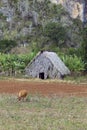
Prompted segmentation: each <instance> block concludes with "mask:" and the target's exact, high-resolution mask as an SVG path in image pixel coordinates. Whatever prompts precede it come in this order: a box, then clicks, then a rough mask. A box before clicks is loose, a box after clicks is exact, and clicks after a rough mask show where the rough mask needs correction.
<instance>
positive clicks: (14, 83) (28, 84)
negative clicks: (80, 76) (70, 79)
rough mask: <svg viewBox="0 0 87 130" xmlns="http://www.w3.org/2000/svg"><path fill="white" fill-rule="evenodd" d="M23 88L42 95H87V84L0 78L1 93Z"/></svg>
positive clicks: (13, 92) (16, 91)
mask: <svg viewBox="0 0 87 130" xmlns="http://www.w3.org/2000/svg"><path fill="white" fill-rule="evenodd" d="M21 89H26V90H27V91H28V93H29V94H41V95H49V96H51V95H59V96H67V95H70V96H72V95H76V96H87V84H83V85H82V84H75V83H64V82H58V81H57V82H52V81H34V80H31V81H30V80H29V81H28V80H24V81H23V80H14V79H12V80H0V93H10V94H18V92H19V91H20V90H21Z"/></svg>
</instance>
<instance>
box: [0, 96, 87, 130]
mask: <svg viewBox="0 0 87 130" xmlns="http://www.w3.org/2000/svg"><path fill="white" fill-rule="evenodd" d="M0 130H87V97H72V96H71V97H57V96H56V95H54V96H52V97H42V96H41V95H38V94H37V95H29V96H28V97H27V101H25V102H22V101H21V102H19V101H17V97H16V96H15V95H7V94H2V95H0Z"/></svg>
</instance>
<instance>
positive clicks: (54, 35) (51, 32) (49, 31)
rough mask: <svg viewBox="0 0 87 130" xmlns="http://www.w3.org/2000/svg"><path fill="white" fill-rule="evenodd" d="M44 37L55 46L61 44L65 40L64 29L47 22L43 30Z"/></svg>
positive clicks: (57, 24) (59, 25) (56, 24)
mask: <svg viewBox="0 0 87 130" xmlns="http://www.w3.org/2000/svg"><path fill="white" fill-rule="evenodd" d="M44 35H45V36H46V37H48V38H49V40H50V41H53V42H54V43H56V44H57V45H60V44H63V43H64V41H65V39H66V29H65V28H64V27H63V26H62V25H61V24H59V23H56V22H49V23H47V25H46V26H45V28H44Z"/></svg>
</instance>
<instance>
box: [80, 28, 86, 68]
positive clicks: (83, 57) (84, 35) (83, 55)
mask: <svg viewBox="0 0 87 130" xmlns="http://www.w3.org/2000/svg"><path fill="white" fill-rule="evenodd" d="M82 35H83V42H82V46H81V55H82V60H83V61H84V65H85V69H86V70H87V27H84V28H83V32H82Z"/></svg>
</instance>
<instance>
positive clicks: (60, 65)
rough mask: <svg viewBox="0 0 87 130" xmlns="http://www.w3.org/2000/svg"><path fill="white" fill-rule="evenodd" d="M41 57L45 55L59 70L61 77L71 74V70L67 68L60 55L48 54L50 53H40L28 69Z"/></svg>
mask: <svg viewBox="0 0 87 130" xmlns="http://www.w3.org/2000/svg"><path fill="white" fill-rule="evenodd" d="M40 55H43V56H44V57H46V58H47V59H49V60H50V62H51V63H52V64H53V66H54V68H56V69H57V70H58V72H60V73H61V75H67V74H70V70H69V69H68V68H67V67H66V66H65V64H64V63H63V61H62V60H61V59H60V58H59V57H58V55H57V54H56V53H55V52H48V51H41V52H39V53H38V54H37V55H36V57H34V59H33V60H32V61H31V62H30V63H29V64H28V67H29V66H30V65H31V64H32V63H33V62H34V61H35V59H37V58H38V57H39V56H40Z"/></svg>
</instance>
